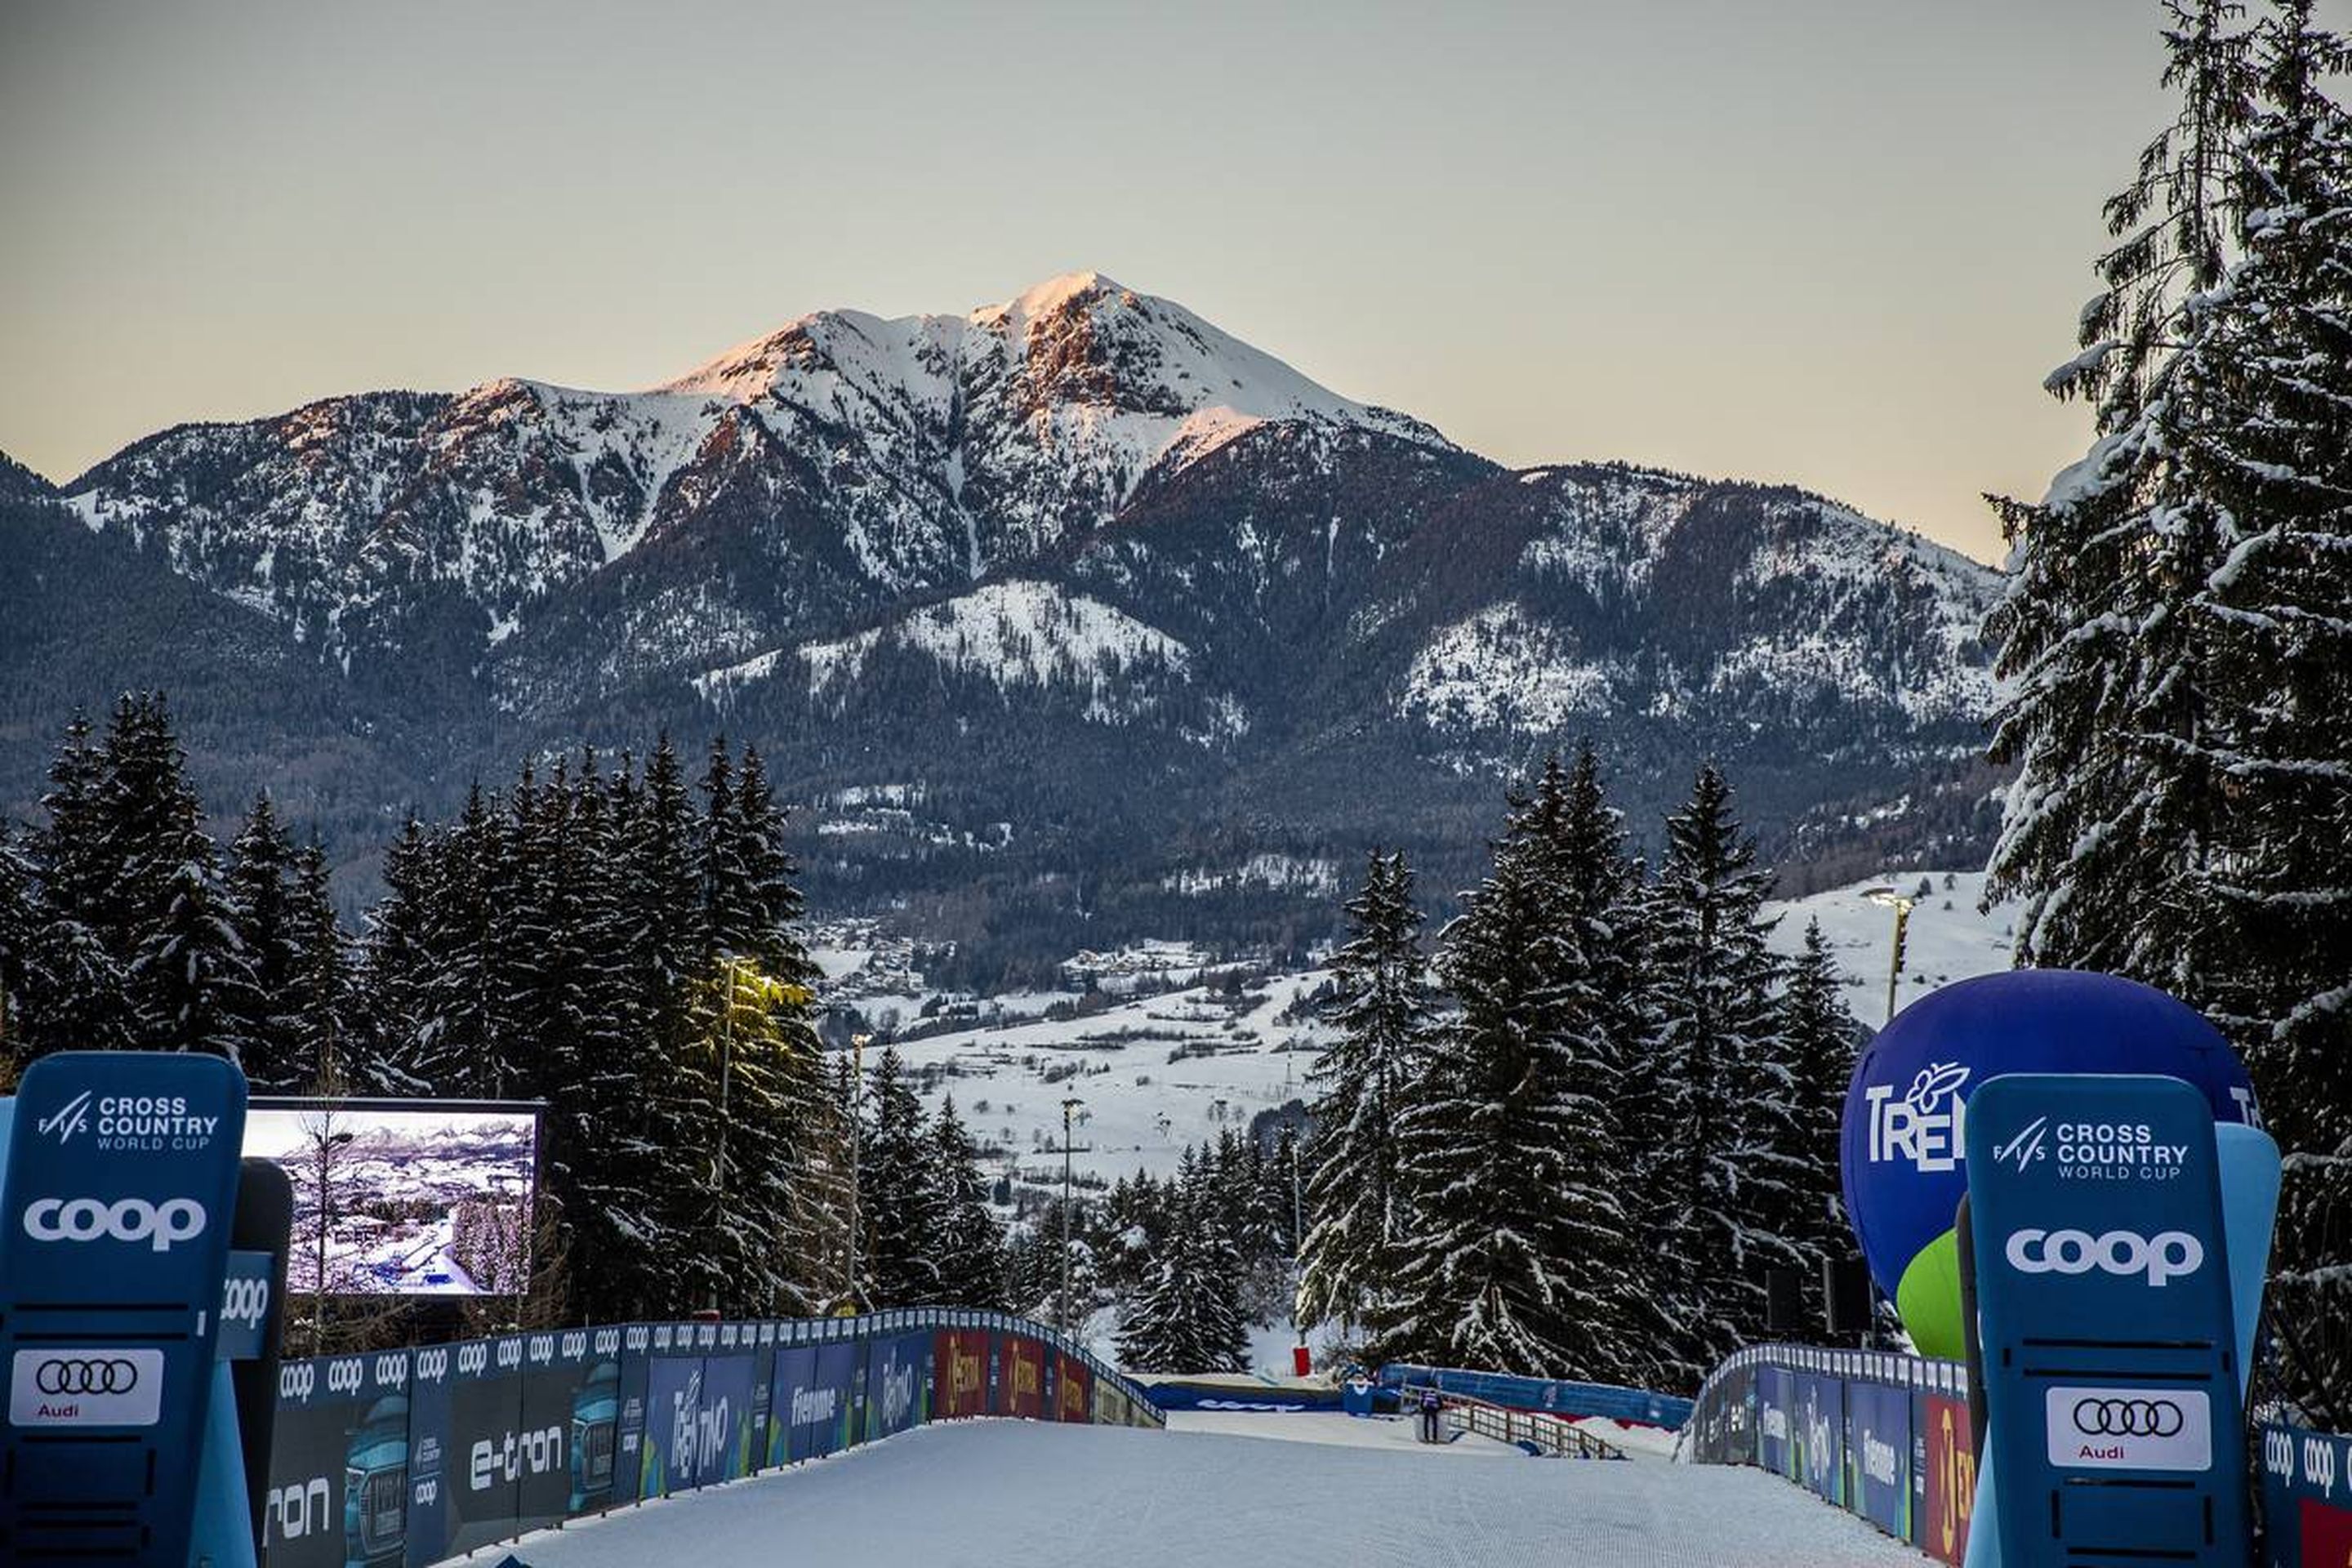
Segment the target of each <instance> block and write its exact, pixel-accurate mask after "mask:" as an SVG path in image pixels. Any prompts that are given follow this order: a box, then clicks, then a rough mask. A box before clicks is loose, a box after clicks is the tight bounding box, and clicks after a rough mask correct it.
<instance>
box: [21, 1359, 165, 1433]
mask: <svg viewBox="0 0 2352 1568" xmlns="http://www.w3.org/2000/svg"><path fill="white" fill-rule="evenodd" d="M165 1375H166V1373H165V1371H164V1362H163V1352H162V1351H160V1350H153V1349H150V1348H147V1347H143V1346H131V1347H127V1348H117V1347H107V1346H80V1347H71V1346H56V1347H44V1348H42V1349H39V1350H20V1351H18V1352H16V1361H15V1363H14V1365H13V1366H12V1367H11V1368H10V1372H9V1378H8V1420H9V1423H10V1425H12V1426H31V1427H41V1428H55V1427H59V1426H154V1425H155V1424H156V1422H158V1421H160V1420H161V1419H163V1380H164V1377H165Z"/></svg>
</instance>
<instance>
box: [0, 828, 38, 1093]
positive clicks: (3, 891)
mask: <svg viewBox="0 0 2352 1568" xmlns="http://www.w3.org/2000/svg"><path fill="white" fill-rule="evenodd" d="M39 921H40V916H39V910H38V906H37V904H36V903H35V901H34V895H33V862H32V858H31V857H30V856H28V855H27V854H26V851H25V850H24V848H23V847H21V846H20V845H19V844H18V843H17V842H16V832H15V830H14V829H12V828H11V827H9V826H8V825H7V824H6V823H5V822H0V1064H5V1067H0V1070H5V1072H6V1074H7V1079H8V1086H9V1088H10V1089H11V1090H13V1089H14V1088H15V1086H16V1074H17V1072H18V1071H20V1070H21V1069H22V1068H23V1067H24V1066H25V1064H26V1062H28V1061H30V1060H31V1059H32V1050H31V1045H30V1042H29V1041H28V1040H27V1039H26V1037H25V999H26V996H27V994H29V993H30V991H31V988H32V984H33V979H34V974H33V936H34V933H35V932H36V931H38V930H39Z"/></svg>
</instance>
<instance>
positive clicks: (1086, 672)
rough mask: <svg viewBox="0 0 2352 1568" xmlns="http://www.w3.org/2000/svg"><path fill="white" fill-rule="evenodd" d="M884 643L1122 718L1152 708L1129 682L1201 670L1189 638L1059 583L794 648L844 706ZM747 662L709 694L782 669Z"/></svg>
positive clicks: (1018, 587) (1013, 586) (1004, 588)
mask: <svg viewBox="0 0 2352 1568" xmlns="http://www.w3.org/2000/svg"><path fill="white" fill-rule="evenodd" d="M883 647H891V648H898V649H905V650H908V651H910V652H914V653H918V654H920V655H922V656H924V657H926V658H929V659H931V660H932V661H933V662H935V663H937V664H939V665H941V666H943V667H944V668H949V669H952V670H956V671H958V672H960V673H973V674H978V675H981V676H983V677H985V678H986V679H989V680H990V681H992V682H993V683H994V684H995V685H996V686H997V687H998V688H999V689H1002V690H1003V691H1006V692H1008V693H1009V692H1011V691H1013V690H1014V689H1018V688H1023V687H1030V688H1035V687H1045V686H1069V687H1077V688H1083V689H1085V690H1086V691H1087V717H1088V718H1089V719H1091V720H1093V721H1096V722H1097V723H1115V722H1118V721H1120V720H1121V719H1124V718H1127V717H1130V716H1131V715H1132V714H1133V713H1135V712H1136V711H1139V705H1141V706H1143V707H1148V706H1149V704H1150V697H1149V694H1148V693H1146V692H1138V691H1136V690H1134V689H1132V688H1131V686H1130V684H1129V678H1130V677H1138V676H1145V675H1149V674H1152V673H1159V674H1164V675H1165V676H1167V677H1170V678H1173V679H1177V680H1181V679H1183V678H1184V677H1185V676H1186V675H1187V673H1188V672H1189V671H1190V669H1191V667H1192V654H1191V651H1190V650H1189V649H1187V648H1186V647H1184V645H1183V644H1181V643H1180V642H1178V641H1177V640H1176V639H1175V638H1173V637H1169V636H1168V635H1166V634H1165V633H1163V632H1160V631H1158V630H1156V629H1154V628H1153V627H1151V626H1146V625H1144V624H1143V623H1142V622H1141V621H1139V620H1137V619H1135V618H1134V617H1133V616H1128V615H1124V614H1122V613H1120V612H1119V611H1118V610H1115V609H1113V608H1111V607H1110V606H1109V605H1105V604H1102V603H1100V602H1099V601H1097V600H1094V599H1090V598H1087V597H1086V596H1085V595H1074V594H1071V593H1068V592H1066V590H1064V589H1062V588H1060V587H1058V586H1056V585H1055V584H1051V583H1039V582H1031V581H1024V580H1018V579H1016V580H1013V581H1011V582H1003V583H990V584H983V585H982V587H980V588H977V589H975V590H974V591H973V592H971V593H970V594H966V595H961V596H960V597H957V598H953V599H950V600H948V601H946V602H945V603H943V604H938V605H929V606H928V607H926V608H923V609H920V610H917V611H915V612H913V613H912V614H910V615H908V616H906V617H904V618H903V619H901V620H899V621H897V622H895V623H894V624H892V625H890V626H883V627H877V628H876V629H874V630H871V631H866V632H860V633H859V634H857V635H856V637H847V638H845V639H843V640H841V641H838V642H820V643H807V644H803V645H802V646H801V647H797V648H794V649H793V655H794V657H795V658H797V659H798V660H799V662H800V664H801V665H802V666H803V668H805V670H806V672H807V677H808V689H809V695H810V697H811V698H812V699H813V700H818V701H820V702H827V701H829V702H833V703H835V704H836V705H839V704H841V703H845V702H846V701H847V691H848V689H849V688H851V687H853V686H854V685H855V684H856V681H857V680H858V679H859V678H860V677H861V676H863V675H864V674H865V673H866V667H867V666H868V664H869V663H871V661H872V660H873V658H874V655H875V653H876V651H877V649H879V648H883ZM761 658H766V659H768V660H769V662H768V664H767V665H766V666H765V668H761V660H760V659H752V660H748V661H746V662H745V663H743V664H740V665H736V666H733V667H731V668H730V669H728V670H723V671H713V672H711V674H709V675H708V676H705V677H703V678H702V681H699V682H698V686H701V685H702V684H703V682H709V683H710V684H709V685H708V686H705V687H704V688H703V689H704V692H705V695H706V696H709V695H712V694H713V693H714V691H716V690H719V689H724V688H725V687H726V686H729V685H740V684H743V683H745V682H747V681H749V680H751V679H759V678H760V677H761V676H764V675H766V674H768V673H771V672H772V671H773V670H774V669H775V668H776V664H775V662H774V660H773V658H772V656H766V655H763V656H761Z"/></svg>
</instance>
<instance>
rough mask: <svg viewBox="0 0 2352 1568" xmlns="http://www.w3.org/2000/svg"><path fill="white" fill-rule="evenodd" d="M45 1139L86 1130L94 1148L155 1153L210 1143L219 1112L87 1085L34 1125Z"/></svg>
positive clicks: (66, 1139)
mask: <svg viewBox="0 0 2352 1568" xmlns="http://www.w3.org/2000/svg"><path fill="white" fill-rule="evenodd" d="M34 1125H35V1129H36V1131H37V1132H38V1134H39V1135H40V1136H42V1137H44V1138H55V1139H56V1140H57V1141H58V1144H59V1145H60V1146H63V1145H65V1144H68V1143H71V1142H73V1141H74V1139H75V1138H76V1137H77V1136H79V1134H81V1133H83V1132H88V1133H89V1135H90V1144H91V1146H92V1147H93V1148H97V1149H102V1150H106V1151H108V1152H130V1153H154V1152H161V1151H163V1150H166V1149H173V1150H180V1151H188V1150H195V1149H205V1148H209V1147H210V1146H211V1144H212V1141H213V1134H214V1132H215V1131H216V1130H217V1129H218V1128H219V1126H220V1118H219V1117H217V1116H197V1115H194V1114H192V1113H191V1112H190V1111H189V1110H188V1102H187V1100H186V1099H185V1098H184V1096H181V1095H176V1094H154V1095H129V1094H110V1095H107V1096H104V1097H102V1098H101V1097H100V1095H99V1094H98V1092H97V1091H96V1090H94V1089H84V1090H82V1091H81V1092H80V1093H79V1094H77V1095H75V1096H74V1097H73V1098H72V1099H71V1100H67V1101H66V1102H65V1103H64V1104H63V1105H60V1106H58V1108H57V1109H56V1110H53V1111H51V1112H49V1114H48V1115H47V1116H44V1117H42V1118H41V1119H40V1121H37V1123H35V1124H34Z"/></svg>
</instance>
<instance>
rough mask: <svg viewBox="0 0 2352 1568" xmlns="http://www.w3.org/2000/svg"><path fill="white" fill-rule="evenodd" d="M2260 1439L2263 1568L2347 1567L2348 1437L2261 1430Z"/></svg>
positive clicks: (2351, 1523)
mask: <svg viewBox="0 0 2352 1568" xmlns="http://www.w3.org/2000/svg"><path fill="white" fill-rule="evenodd" d="M2262 1438H2263V1545H2264V1552H2263V1563H2264V1564H2265V1565H2266V1568H2340V1565H2341V1564H2344V1563H2352V1437H2338V1436H2332V1435H2330V1434H2328V1433H2326V1432H2310V1431H2305V1429H2304V1428H2302V1427H2300V1426H2264V1427H2263V1429H2262Z"/></svg>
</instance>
